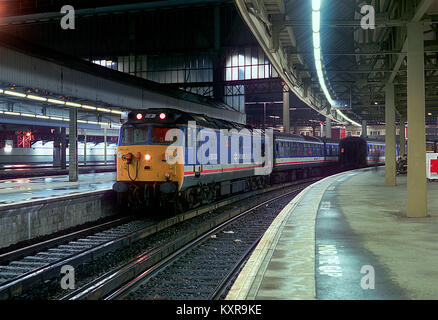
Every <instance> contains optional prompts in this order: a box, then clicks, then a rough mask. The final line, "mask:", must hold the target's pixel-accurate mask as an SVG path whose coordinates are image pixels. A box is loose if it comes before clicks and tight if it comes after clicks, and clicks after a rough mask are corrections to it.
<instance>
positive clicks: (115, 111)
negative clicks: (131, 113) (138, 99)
mask: <svg viewBox="0 0 438 320" xmlns="http://www.w3.org/2000/svg"><path fill="white" fill-rule="evenodd" d="M111 113H116V114H123V111H118V110H111Z"/></svg>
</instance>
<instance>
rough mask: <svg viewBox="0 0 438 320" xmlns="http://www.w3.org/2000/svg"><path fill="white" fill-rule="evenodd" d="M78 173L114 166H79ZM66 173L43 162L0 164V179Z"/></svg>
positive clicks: (103, 170)
mask: <svg viewBox="0 0 438 320" xmlns="http://www.w3.org/2000/svg"><path fill="white" fill-rule="evenodd" d="M78 170H79V171H78V172H79V174H81V173H98V172H116V166H115V165H114V164H112V165H104V164H97V165H89V166H79V168H78ZM55 175H68V166H67V169H61V168H59V167H54V166H48V165H44V164H29V165H6V164H0V180H4V179H18V178H32V177H42V176H55Z"/></svg>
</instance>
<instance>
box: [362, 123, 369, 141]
mask: <svg viewBox="0 0 438 320" xmlns="http://www.w3.org/2000/svg"><path fill="white" fill-rule="evenodd" d="M367 136H368V132H367V121H366V120H362V134H361V137H364V138H366V137H367Z"/></svg>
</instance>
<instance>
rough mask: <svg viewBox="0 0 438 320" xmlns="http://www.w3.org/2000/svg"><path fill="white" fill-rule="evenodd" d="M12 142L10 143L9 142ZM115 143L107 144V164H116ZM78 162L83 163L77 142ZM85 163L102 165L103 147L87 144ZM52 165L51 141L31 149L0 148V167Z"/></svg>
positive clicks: (67, 151) (82, 155)
mask: <svg viewBox="0 0 438 320" xmlns="http://www.w3.org/2000/svg"><path fill="white" fill-rule="evenodd" d="M11 142H12V141H11ZM116 149H117V144H116V143H108V144H107V157H106V158H107V164H115V162H116V158H115V156H116ZM78 151H79V154H78V161H79V163H84V143H83V142H78ZM66 153H67V163H68V160H69V149H68V148H67V150H66ZM86 154H87V156H86V163H87V164H102V163H104V162H105V145H104V143H103V142H101V143H97V144H95V143H93V142H87V146H86ZM44 164H47V165H52V164H53V141H36V142H34V143H33V144H32V147H31V148H13V147H10V146H9V145H6V146H5V147H4V148H0V165H1V166H9V165H11V166H12V165H44Z"/></svg>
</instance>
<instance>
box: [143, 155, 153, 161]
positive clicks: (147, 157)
mask: <svg viewBox="0 0 438 320" xmlns="http://www.w3.org/2000/svg"><path fill="white" fill-rule="evenodd" d="M144 159H145V160H146V161H151V159H152V157H151V155H150V154H149V153H146V154H145V156H144Z"/></svg>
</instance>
